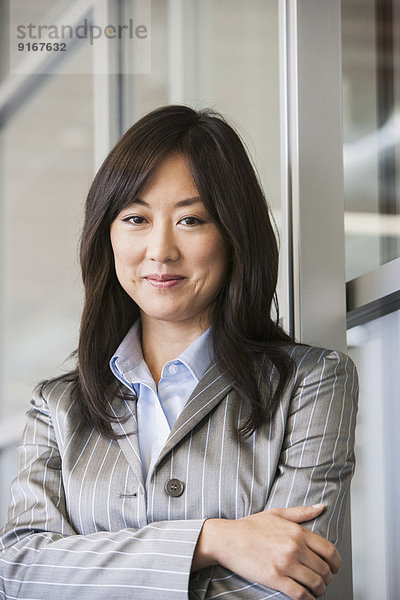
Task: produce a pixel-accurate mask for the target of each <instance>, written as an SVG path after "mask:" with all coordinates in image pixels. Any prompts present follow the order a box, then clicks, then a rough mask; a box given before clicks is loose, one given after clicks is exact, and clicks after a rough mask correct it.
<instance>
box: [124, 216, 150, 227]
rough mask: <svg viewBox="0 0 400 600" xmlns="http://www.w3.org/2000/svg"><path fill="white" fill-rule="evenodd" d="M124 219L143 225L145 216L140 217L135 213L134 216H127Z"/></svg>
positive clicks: (133, 223)
mask: <svg viewBox="0 0 400 600" xmlns="http://www.w3.org/2000/svg"><path fill="white" fill-rule="evenodd" d="M124 221H125V223H132V225H142V224H143V223H144V221H145V219H144V217H140V216H139V215H134V216H133V217H126V219H124Z"/></svg>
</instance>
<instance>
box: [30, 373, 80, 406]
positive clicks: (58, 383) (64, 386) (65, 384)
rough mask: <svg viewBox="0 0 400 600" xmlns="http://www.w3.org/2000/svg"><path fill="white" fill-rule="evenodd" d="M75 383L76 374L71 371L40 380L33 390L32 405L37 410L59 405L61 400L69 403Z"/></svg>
mask: <svg viewBox="0 0 400 600" xmlns="http://www.w3.org/2000/svg"><path fill="white" fill-rule="evenodd" d="M75 384H76V376H75V375H74V374H73V373H68V374H66V375H61V376H59V377H55V378H53V379H45V380H44V381H41V382H40V383H38V384H37V385H36V386H35V388H34V390H33V394H32V400H31V405H32V407H34V408H36V409H38V410H46V409H48V410H49V409H51V407H52V406H55V405H56V406H60V404H61V403H62V402H63V403H66V404H70V403H71V400H72V397H73V392H74V388H75Z"/></svg>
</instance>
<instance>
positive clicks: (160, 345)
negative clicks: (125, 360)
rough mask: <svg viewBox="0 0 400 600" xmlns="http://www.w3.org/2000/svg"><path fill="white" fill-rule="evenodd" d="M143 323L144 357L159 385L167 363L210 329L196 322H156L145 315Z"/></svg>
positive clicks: (142, 319)
mask: <svg viewBox="0 0 400 600" xmlns="http://www.w3.org/2000/svg"><path fill="white" fill-rule="evenodd" d="M141 321H142V350H143V357H144V360H145V361H146V364H147V366H148V368H149V370H150V373H151V375H152V377H153V379H154V381H155V382H156V384H157V385H158V382H159V381H160V378H161V372H162V368H163V366H164V365H165V363H166V362H168V361H169V360H173V359H174V358H176V357H177V356H179V354H181V353H182V352H183V351H184V350H185V349H186V348H187V347H188V346H190V344H192V343H193V342H194V341H195V340H197V338H198V337H200V336H201V334H202V333H204V331H205V330H206V329H207V327H208V325H206V326H203V327H202V326H200V324H199V323H196V322H194V321H192V322H190V323H189V324H188V323H185V322H183V321H182V322H170V321H155V320H153V319H148V318H147V317H146V316H144V315H142V318H141Z"/></svg>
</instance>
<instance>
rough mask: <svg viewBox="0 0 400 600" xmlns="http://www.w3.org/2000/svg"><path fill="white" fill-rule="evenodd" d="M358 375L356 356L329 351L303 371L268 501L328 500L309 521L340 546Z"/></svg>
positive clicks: (277, 503)
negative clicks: (314, 517)
mask: <svg viewBox="0 0 400 600" xmlns="http://www.w3.org/2000/svg"><path fill="white" fill-rule="evenodd" d="M357 403H358V377H357V371H356V368H355V365H354V363H353V362H352V360H351V359H350V358H349V357H348V356H347V355H346V354H343V353H341V352H337V351H325V352H323V353H322V354H321V356H320V358H319V360H318V361H316V362H315V363H314V364H313V366H312V367H311V368H310V369H308V370H307V371H306V373H305V374H304V373H303V374H302V377H301V381H300V383H299V384H298V385H297V386H296V388H295V391H294V394H293V395H292V398H291V401H290V404H289V411H288V415H287V421H286V429H285V436H284V442H283V446H282V451H281V457H280V461H279V467H278V470H277V473H276V477H275V479H274V482H273V486H272V489H271V493H270V495H269V498H268V502H267V505H266V508H267V509H270V508H278V507H279V508H282V507H283V508H285V507H289V506H309V505H311V504H318V503H320V502H321V503H322V504H325V510H324V512H323V513H322V515H321V516H320V517H318V518H317V519H315V520H314V521H311V522H309V523H304V527H307V528H309V529H311V530H312V531H314V532H315V533H317V534H319V535H321V536H323V537H324V538H326V539H328V540H330V541H331V542H333V543H334V544H335V545H337V544H338V543H339V541H340V538H341V534H342V529H343V523H344V517H345V511H346V505H347V499H348V494H349V489H350V482H351V478H352V476H353V473H354V467H355V457H354V434H355V424H356V413H357Z"/></svg>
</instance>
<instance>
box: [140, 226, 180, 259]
mask: <svg viewBox="0 0 400 600" xmlns="http://www.w3.org/2000/svg"><path fill="white" fill-rule="evenodd" d="M179 256H180V252H179V248H178V245H177V242H176V239H175V236H174V233H173V231H172V229H171V227H170V226H168V225H167V224H160V225H153V227H152V230H151V232H150V233H149V237H148V240H147V258H148V259H149V260H155V261H157V262H161V263H164V262H167V261H174V260H177V259H178V258H179Z"/></svg>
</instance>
